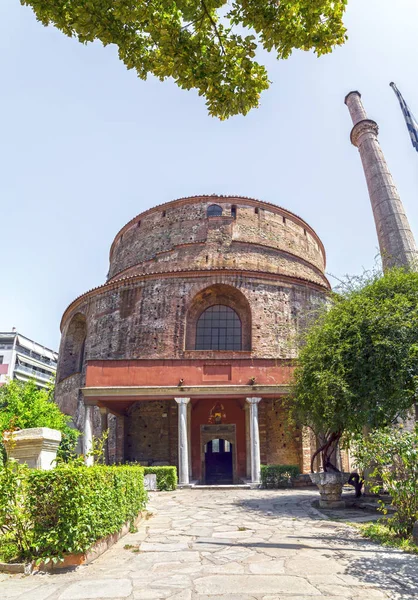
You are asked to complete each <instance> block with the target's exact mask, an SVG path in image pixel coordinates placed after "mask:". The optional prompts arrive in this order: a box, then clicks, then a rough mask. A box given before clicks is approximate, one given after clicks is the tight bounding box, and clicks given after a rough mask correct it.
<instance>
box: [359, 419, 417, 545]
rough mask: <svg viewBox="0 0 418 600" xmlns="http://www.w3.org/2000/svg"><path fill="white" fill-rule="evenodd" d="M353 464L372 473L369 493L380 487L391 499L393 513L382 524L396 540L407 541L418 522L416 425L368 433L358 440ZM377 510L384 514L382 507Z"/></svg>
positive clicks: (379, 489) (383, 505) (382, 505)
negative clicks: (394, 509)
mask: <svg viewBox="0 0 418 600" xmlns="http://www.w3.org/2000/svg"><path fill="white" fill-rule="evenodd" d="M354 456H355V460H356V465H357V466H358V467H359V468H360V469H362V470H363V471H366V472H367V471H371V473H370V475H369V478H370V479H369V481H368V485H369V487H370V490H371V491H372V492H379V491H381V489H382V487H383V489H384V490H385V491H387V492H388V493H389V494H390V496H391V498H392V503H393V506H394V507H395V508H396V513H395V515H394V516H393V517H391V518H389V519H387V520H386V521H385V524H386V525H387V526H388V527H389V528H390V529H391V530H392V531H393V532H394V533H395V534H396V535H398V536H399V537H401V538H405V539H407V538H408V537H409V536H410V535H411V533H412V529H413V527H414V523H415V522H416V521H418V426H416V427H415V430H414V431H406V430H405V429H404V428H403V426H402V424H401V425H400V426H398V427H396V428H395V427H391V428H387V429H381V430H376V431H373V432H371V433H370V434H369V435H367V436H366V437H365V438H359V439H357V443H356V444H355V447H354ZM380 510H381V511H382V512H383V513H384V514H386V513H387V510H386V507H385V504H384V503H383V502H381V508H380Z"/></svg>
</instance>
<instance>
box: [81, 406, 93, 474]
mask: <svg viewBox="0 0 418 600" xmlns="http://www.w3.org/2000/svg"><path fill="white" fill-rule="evenodd" d="M93 408H94V407H93V406H91V405H90V404H85V405H84V438H83V453H84V462H85V463H86V465H87V466H88V467H91V466H93V464H94V458H93V456H92V455H90V456H87V455H88V454H89V452H91V451H92V450H93Z"/></svg>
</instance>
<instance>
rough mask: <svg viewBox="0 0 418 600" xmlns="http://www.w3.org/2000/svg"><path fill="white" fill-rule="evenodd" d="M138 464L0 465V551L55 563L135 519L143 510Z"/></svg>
mask: <svg viewBox="0 0 418 600" xmlns="http://www.w3.org/2000/svg"><path fill="white" fill-rule="evenodd" d="M146 501H147V493H146V491H145V489H144V470H143V468H142V467H133V466H117V467H116V466H113V467H108V466H104V465H96V466H94V467H86V466H85V465H83V464H81V463H80V462H79V461H74V462H73V461H70V462H69V463H61V464H59V465H58V466H57V467H56V468H55V469H52V470H50V471H38V470H36V469H28V468H27V467H26V466H25V465H20V464H17V463H15V462H14V461H7V464H6V465H5V467H4V468H3V469H0V554H1V555H2V557H3V558H6V559H9V560H10V559H12V560H13V559H14V560H18V561H21V560H32V559H39V560H41V559H42V560H44V561H45V562H49V560H53V561H54V562H56V561H57V560H60V559H62V558H63V556H64V554H66V553H83V552H85V551H86V550H88V549H89V548H90V547H91V546H92V545H93V544H94V543H95V542H96V541H98V540H99V539H101V538H103V537H105V536H107V535H109V534H112V533H116V532H117V531H119V530H120V528H121V527H122V525H124V524H125V523H127V522H128V523H130V524H131V525H132V526H133V525H134V523H135V520H136V518H137V517H138V515H139V513H140V512H141V511H142V510H144V509H145V505H146Z"/></svg>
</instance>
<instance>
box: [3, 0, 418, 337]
mask: <svg viewBox="0 0 418 600" xmlns="http://www.w3.org/2000/svg"><path fill="white" fill-rule="evenodd" d="M348 4H349V9H348V12H347V14H346V18H345V22H346V26H347V28H348V34H349V41H348V42H347V44H346V45H345V46H344V47H342V48H339V49H337V50H335V52H334V53H333V54H332V55H330V56H326V57H322V58H320V59H318V58H316V57H315V56H314V55H313V54H308V53H303V52H296V53H295V54H294V55H293V56H292V57H291V58H290V59H289V60H287V61H282V62H278V61H276V60H275V58H274V56H273V55H272V54H270V55H269V54H266V55H263V56H262V59H263V61H264V62H265V63H266V64H267V66H268V69H269V75H270V79H271V80H272V85H271V88H270V89H269V90H268V91H267V92H265V93H264V94H263V96H262V101H261V106H260V108H259V109H258V110H254V111H252V112H251V113H250V114H249V115H247V116H246V117H234V118H232V119H230V120H229V121H227V122H222V123H221V122H219V121H217V120H215V119H213V118H211V117H209V116H207V113H206V108H205V105H204V101H203V100H202V98H199V97H198V96H197V94H196V93H194V92H193V91H192V92H186V91H182V90H180V89H178V88H177V87H176V86H175V85H174V84H173V83H172V82H170V81H167V82H165V83H160V82H158V81H156V80H154V79H152V78H151V79H149V80H148V81H147V82H143V81H141V80H139V79H137V77H136V76H135V73H134V72H133V71H127V70H126V69H125V67H124V65H123V64H122V63H121V62H119V60H118V58H117V52H116V49H115V48H114V47H107V48H102V47H101V46H100V45H99V44H90V45H89V46H82V45H81V44H79V43H77V42H76V41H74V40H71V39H69V38H67V37H65V36H64V35H63V34H61V33H60V32H59V31H57V30H55V29H53V28H44V27H43V26H42V25H41V24H39V23H37V22H36V19H35V17H34V15H33V13H32V11H31V10H30V9H29V8H27V7H21V5H20V3H19V0H2V1H1V2H0V73H1V89H2V93H1V95H0V114H1V118H2V126H1V129H0V131H1V134H0V136H1V137H0V164H1V177H0V195H1V212H0V215H1V247H2V253H1V256H2V262H1V293H0V331H5V330H10V329H11V327H12V326H15V327H17V328H18V330H19V331H21V332H22V333H23V334H25V335H27V336H29V337H32V338H35V339H36V340H37V341H39V342H41V343H43V344H45V345H49V346H51V347H53V348H58V343H59V337H60V333H59V322H60V318H61V315H62V313H63V311H64V309H65V308H66V306H67V305H68V304H69V303H70V302H71V301H72V300H73V299H74V298H75V297H76V296H78V295H79V294H81V293H83V292H85V291H87V290H88V289H90V288H92V287H94V286H97V285H100V284H101V283H103V282H104V281H105V276H106V273H107V269H108V252H109V247H110V244H111V242H112V240H113V237H114V235H115V234H116V232H117V231H118V230H119V228H120V227H122V226H123V225H124V224H125V223H126V222H127V221H128V220H130V219H131V218H132V217H133V216H135V215H136V214H138V213H139V212H141V211H143V210H145V209H147V208H149V207H151V206H153V205H155V204H160V203H162V202H166V201H169V200H172V199H174V198H178V197H181V196H189V195H194V194H212V193H223V194H241V195H245V196H252V197H255V198H259V199H261V200H267V201H269V202H274V203H276V204H279V205H281V206H284V207H286V208H288V209H289V210H291V211H294V212H295V213H297V214H299V215H300V216H302V217H303V218H304V219H306V220H307V221H308V223H310V224H311V225H312V226H313V227H314V228H315V229H316V231H317V232H318V234H319V235H320V237H321V238H322V240H323V242H324V244H325V247H326V250H327V254H328V266H327V271H328V272H329V273H332V274H336V275H338V276H341V275H343V274H345V273H350V274H355V273H360V272H361V271H362V268H363V267H365V268H368V267H370V266H372V265H373V263H374V258H375V256H376V253H377V239H376V233H375V229H374V223H373V220H372V214H371V209H370V205H369V198H368V194H367V189H366V184H365V181H364V176H363V171H362V168H361V162H360V157H359V155H358V152H357V150H356V149H355V148H354V147H353V146H351V144H350V141H349V132H350V129H351V121H350V118H349V114H348V111H347V108H346V107H345V105H344V103H343V100H344V96H345V95H346V93H347V92H349V91H350V90H353V89H358V90H360V91H361V93H362V96H363V101H364V104H365V106H366V110H367V111H368V113H369V116H370V118H373V119H375V120H376V121H377V122H378V123H379V125H380V132H381V133H380V141H381V145H382V147H383V150H384V152H385V154H386V158H387V160H388V162H389V166H390V168H391V170H392V173H393V175H394V178H395V181H396V183H397V185H398V189H399V191H400V193H401V197H402V200H403V202H404V204H405V207H406V210H407V214H408V216H409V219H410V222H411V225H412V228H413V230H414V232H415V234H416V236H418V203H417V193H418V169H417V167H418V155H417V153H416V152H415V151H414V150H413V148H412V146H411V144H410V142H409V139H408V134H407V131H406V127H405V124H404V122H403V118H402V114H401V112H400V109H399V106H398V104H397V100H396V98H395V95H394V93H393V92H392V90H391V89H390V88H389V82H390V81H392V80H393V81H395V82H396V83H397V85H398V87H399V88H400V90H401V92H402V93H403V95H404V96H405V98H406V100H407V102H408V103H409V105H410V107H411V109H412V110H413V111H415V113H416V114H417V113H418V77H417V57H418V35H417V22H418V3H417V2H416V0H367V1H365V0H349V2H348Z"/></svg>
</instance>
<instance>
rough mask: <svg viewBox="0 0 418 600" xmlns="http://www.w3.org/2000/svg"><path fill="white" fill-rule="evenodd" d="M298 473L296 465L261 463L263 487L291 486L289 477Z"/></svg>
mask: <svg viewBox="0 0 418 600" xmlns="http://www.w3.org/2000/svg"><path fill="white" fill-rule="evenodd" d="M299 474H300V471H299V467H297V466H296V465H261V484H262V486H263V488H270V489H271V488H274V489H276V488H284V487H289V486H291V479H292V478H293V477H297V476H298V475H299Z"/></svg>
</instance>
